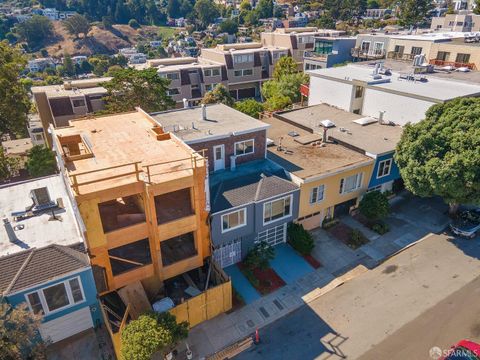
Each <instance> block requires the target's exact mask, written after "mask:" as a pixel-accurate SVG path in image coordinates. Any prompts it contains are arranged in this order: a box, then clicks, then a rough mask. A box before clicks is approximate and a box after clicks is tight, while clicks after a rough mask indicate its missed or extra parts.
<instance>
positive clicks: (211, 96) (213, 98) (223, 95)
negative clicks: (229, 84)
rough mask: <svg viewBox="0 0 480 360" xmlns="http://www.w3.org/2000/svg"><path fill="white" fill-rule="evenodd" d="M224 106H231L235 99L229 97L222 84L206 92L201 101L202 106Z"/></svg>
mask: <svg viewBox="0 0 480 360" xmlns="http://www.w3.org/2000/svg"><path fill="white" fill-rule="evenodd" d="M218 103H221V104H225V105H227V106H233V104H234V103H235V99H234V98H233V97H232V95H230V93H229V92H228V90H227V88H226V87H225V86H224V85H223V84H218V85H217V86H215V88H214V89H213V90H211V91H209V92H207V93H206V94H205V95H204V97H203V99H202V104H218Z"/></svg>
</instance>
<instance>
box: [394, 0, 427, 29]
mask: <svg viewBox="0 0 480 360" xmlns="http://www.w3.org/2000/svg"><path fill="white" fill-rule="evenodd" d="M432 9H433V3H432V0H403V1H401V2H400V6H399V10H400V12H399V15H398V18H399V20H400V23H401V24H402V25H405V26H415V27H416V26H418V25H419V24H420V23H422V22H423V21H425V20H426V18H427V15H428V13H429V11H430V10H432Z"/></svg>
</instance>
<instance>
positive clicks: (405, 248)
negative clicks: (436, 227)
mask: <svg viewBox="0 0 480 360" xmlns="http://www.w3.org/2000/svg"><path fill="white" fill-rule="evenodd" d="M433 235H435V234H434V233H428V234H427V235H425V236H424V237H422V238H421V239H418V240H416V241H414V242H412V243H410V244H408V245H407V246H405V247H403V248H401V249H400V250H397V251H395V252H394V253H392V254H390V255H387V256H386V257H384V258H383V259H381V260H379V261H378V264H377V265H376V266H375V267H377V266H380V265H382V264H383V263H384V262H385V261H387V260H390V259H391V258H393V257H394V256H397V255H398V254H401V253H402V252H404V251H405V250H407V249H410V248H411V247H412V246H415V245H417V244H418V243H420V242H422V241H423V240H426V239H427V238H429V237H430V236H433Z"/></svg>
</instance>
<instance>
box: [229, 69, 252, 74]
mask: <svg viewBox="0 0 480 360" xmlns="http://www.w3.org/2000/svg"><path fill="white" fill-rule="evenodd" d="M233 74H234V75H235V76H251V75H253V69H243V70H235V71H234V72H233Z"/></svg>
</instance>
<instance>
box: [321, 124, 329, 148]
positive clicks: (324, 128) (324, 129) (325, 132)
mask: <svg viewBox="0 0 480 360" xmlns="http://www.w3.org/2000/svg"><path fill="white" fill-rule="evenodd" d="M327 131H328V128H326V127H323V138H322V142H323V143H324V144H325V143H326V142H327V141H328V135H327Z"/></svg>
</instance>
